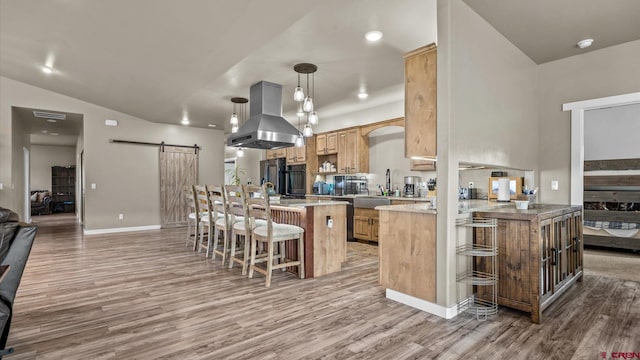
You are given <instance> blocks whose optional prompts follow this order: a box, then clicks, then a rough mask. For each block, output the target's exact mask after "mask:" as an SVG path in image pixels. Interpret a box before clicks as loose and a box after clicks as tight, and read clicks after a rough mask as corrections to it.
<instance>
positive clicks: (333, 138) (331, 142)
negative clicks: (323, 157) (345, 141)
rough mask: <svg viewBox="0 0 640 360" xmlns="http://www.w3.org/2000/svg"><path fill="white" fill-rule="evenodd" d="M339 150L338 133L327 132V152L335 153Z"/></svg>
mask: <svg viewBox="0 0 640 360" xmlns="http://www.w3.org/2000/svg"><path fill="white" fill-rule="evenodd" d="M337 152H338V133H328V134H327V152H326V153H327V154H335V153H337Z"/></svg>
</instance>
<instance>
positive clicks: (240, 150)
mask: <svg viewBox="0 0 640 360" xmlns="http://www.w3.org/2000/svg"><path fill="white" fill-rule="evenodd" d="M236 155H238V157H244V149H243V148H238V153H237V154H236Z"/></svg>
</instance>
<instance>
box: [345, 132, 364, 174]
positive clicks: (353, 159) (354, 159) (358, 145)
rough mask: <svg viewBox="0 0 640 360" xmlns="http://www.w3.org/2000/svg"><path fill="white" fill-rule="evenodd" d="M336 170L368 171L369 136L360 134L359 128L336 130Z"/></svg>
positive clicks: (350, 171)
mask: <svg viewBox="0 0 640 360" xmlns="http://www.w3.org/2000/svg"><path fill="white" fill-rule="evenodd" d="M338 172H339V173H341V174H353V173H366V172H369V137H368V136H362V134H361V132H360V129H359V128H355V129H348V130H343V131H340V132H338Z"/></svg>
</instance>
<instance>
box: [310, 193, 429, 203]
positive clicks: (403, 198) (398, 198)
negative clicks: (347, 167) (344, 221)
mask: <svg viewBox="0 0 640 360" xmlns="http://www.w3.org/2000/svg"><path fill="white" fill-rule="evenodd" d="M305 196H308V197H317V198H321V199H325V198H326V199H353V198H357V197H373V198H379V199H389V200H395V201H415V202H430V200H429V198H428V197H406V196H380V195H367V194H354V195H315V194H307V195H305Z"/></svg>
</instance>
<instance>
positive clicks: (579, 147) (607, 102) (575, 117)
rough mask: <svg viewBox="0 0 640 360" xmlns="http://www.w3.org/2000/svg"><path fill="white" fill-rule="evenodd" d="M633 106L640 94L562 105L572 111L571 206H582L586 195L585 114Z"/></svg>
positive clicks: (639, 99) (638, 100) (639, 101)
mask: <svg viewBox="0 0 640 360" xmlns="http://www.w3.org/2000/svg"><path fill="white" fill-rule="evenodd" d="M631 104H640V92H635V93H629V94H624V95H616V96H608V97H603V98H598V99H591V100H584V101H576V102H572V103H566V104H563V105H562V111H569V110H571V205H580V206H582V199H583V195H584V194H583V191H584V182H583V177H584V112H585V111H586V110H595V109H602V108H607V107H613V106H622V105H631Z"/></svg>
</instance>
